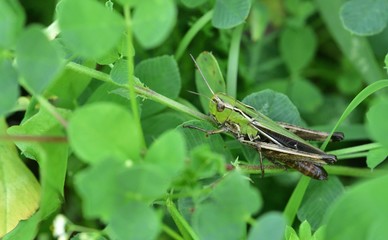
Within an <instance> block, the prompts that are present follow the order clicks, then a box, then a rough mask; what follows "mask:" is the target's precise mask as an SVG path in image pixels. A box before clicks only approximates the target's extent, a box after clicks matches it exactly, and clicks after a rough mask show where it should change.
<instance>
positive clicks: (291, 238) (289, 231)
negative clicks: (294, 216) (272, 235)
mask: <svg viewBox="0 0 388 240" xmlns="http://www.w3.org/2000/svg"><path fill="white" fill-rule="evenodd" d="M285 236H286V240H299V237H298V234H297V233H296V232H295V230H294V229H293V228H292V227H290V226H286V233H285Z"/></svg>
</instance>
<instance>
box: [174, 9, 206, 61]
mask: <svg viewBox="0 0 388 240" xmlns="http://www.w3.org/2000/svg"><path fill="white" fill-rule="evenodd" d="M212 16H213V10H211V11H209V12H207V13H205V15H203V16H202V17H201V18H199V19H198V20H197V21H196V22H195V23H194V24H193V26H192V27H191V28H190V30H189V31H187V33H186V34H185V36H184V37H183V38H182V41H181V42H180V43H179V46H178V48H177V50H176V52H175V59H176V60H177V61H179V59H180V58H181V57H182V55H183V53H184V52H185V50H186V48H187V47H188V46H189V44H190V42H191V41H192V40H193V38H194V37H195V35H197V33H198V32H199V30H201V29H202V28H203V27H204V26H205V25H206V24H207V23H208V22H209V21H210V20H211V18H212Z"/></svg>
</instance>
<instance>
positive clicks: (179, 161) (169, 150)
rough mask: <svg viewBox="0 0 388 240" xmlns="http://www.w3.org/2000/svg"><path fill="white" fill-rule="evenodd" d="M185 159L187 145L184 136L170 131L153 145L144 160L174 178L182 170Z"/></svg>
mask: <svg viewBox="0 0 388 240" xmlns="http://www.w3.org/2000/svg"><path fill="white" fill-rule="evenodd" d="M185 157H186V143H185V139H184V138H183V135H182V134H181V133H180V132H178V131H176V130H170V131H168V132H166V133H164V134H163V135H161V136H160V137H159V138H158V139H156V140H155V142H153V143H152V145H151V147H150V148H149V150H148V152H147V154H146V156H145V159H144V160H145V162H148V163H151V164H153V165H155V166H157V167H158V168H159V169H161V170H163V171H164V172H165V173H166V174H167V175H169V176H170V177H174V176H176V175H177V174H178V173H179V172H180V171H181V170H182V168H183V165H184V159H185Z"/></svg>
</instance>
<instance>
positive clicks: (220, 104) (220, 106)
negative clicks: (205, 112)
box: [217, 102, 225, 112]
mask: <svg viewBox="0 0 388 240" xmlns="http://www.w3.org/2000/svg"><path fill="white" fill-rule="evenodd" d="M224 109H225V104H224V103H223V102H217V112H223V111H224Z"/></svg>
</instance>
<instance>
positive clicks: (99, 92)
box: [87, 82, 131, 109]
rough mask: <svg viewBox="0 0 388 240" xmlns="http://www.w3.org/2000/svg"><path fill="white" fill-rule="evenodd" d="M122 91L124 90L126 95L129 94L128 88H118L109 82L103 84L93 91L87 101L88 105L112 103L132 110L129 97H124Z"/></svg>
mask: <svg viewBox="0 0 388 240" xmlns="http://www.w3.org/2000/svg"><path fill="white" fill-rule="evenodd" d="M122 89H123V90H124V92H125V94H127V93H128V89H127V88H125V89H124V88H117V86H116V85H114V84H112V83H109V82H107V83H103V84H101V85H99V86H98V87H97V88H96V89H94V90H93V91H92V93H91V94H90V96H89V98H88V100H87V104H90V103H97V102H110V103H115V104H118V105H120V106H122V107H125V108H129V109H130V105H131V104H130V101H129V99H128V98H129V97H127V96H125V97H123V96H122V95H120V91H121V90H122ZM127 95H128V94H127Z"/></svg>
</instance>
